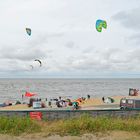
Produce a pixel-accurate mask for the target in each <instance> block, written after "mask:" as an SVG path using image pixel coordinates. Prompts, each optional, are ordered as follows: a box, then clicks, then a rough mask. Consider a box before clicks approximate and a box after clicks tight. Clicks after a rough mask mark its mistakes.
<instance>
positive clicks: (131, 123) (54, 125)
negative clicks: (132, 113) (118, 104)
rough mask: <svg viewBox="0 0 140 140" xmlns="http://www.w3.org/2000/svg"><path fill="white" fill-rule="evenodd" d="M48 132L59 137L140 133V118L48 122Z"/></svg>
mask: <svg viewBox="0 0 140 140" xmlns="http://www.w3.org/2000/svg"><path fill="white" fill-rule="evenodd" d="M45 130H46V132H48V133H52V134H59V135H81V134H84V133H95V132H105V131H114V130H119V131H120V130H121V131H132V132H138V133H140V118H128V119H122V118H109V117H97V118H93V117H91V116H89V115H83V116H81V117H79V118H73V119H68V120H59V121H55V122H53V121H52V122H48V125H46V129H45Z"/></svg>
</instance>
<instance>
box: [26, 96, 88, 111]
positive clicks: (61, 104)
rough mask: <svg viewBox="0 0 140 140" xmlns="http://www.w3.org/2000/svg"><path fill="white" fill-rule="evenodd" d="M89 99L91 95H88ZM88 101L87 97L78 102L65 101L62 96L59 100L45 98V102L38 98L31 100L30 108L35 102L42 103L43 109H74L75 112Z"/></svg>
mask: <svg viewBox="0 0 140 140" xmlns="http://www.w3.org/2000/svg"><path fill="white" fill-rule="evenodd" d="M87 99H90V95H87ZM85 100H86V98H85V97H81V98H78V99H76V100H71V99H69V98H67V99H63V98H62V97H61V96H59V98H52V99H48V98H45V101H43V100H41V99H36V98H30V101H29V104H28V106H29V107H32V106H33V102H40V103H41V107H42V108H55V107H57V108H65V107H72V108H73V110H76V109H79V108H80V104H81V103H83V102H84V101H85Z"/></svg>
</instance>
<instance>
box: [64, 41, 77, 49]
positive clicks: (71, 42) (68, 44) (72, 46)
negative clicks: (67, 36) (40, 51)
mask: <svg viewBox="0 0 140 140" xmlns="http://www.w3.org/2000/svg"><path fill="white" fill-rule="evenodd" d="M65 46H66V47H67V48H74V47H75V43H74V42H73V41H69V42H67V43H66V44H65Z"/></svg>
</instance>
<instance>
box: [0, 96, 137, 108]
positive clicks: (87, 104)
mask: <svg viewBox="0 0 140 140" xmlns="http://www.w3.org/2000/svg"><path fill="white" fill-rule="evenodd" d="M111 98H113V99H114V102H113V103H104V102H103V101H102V98H91V99H87V100H85V101H83V102H82V103H80V104H79V106H80V110H94V109H97V108H101V109H103V108H119V104H120V99H121V98H140V96H112V97H111ZM32 109H33V108H32V107H30V108H29V107H28V106H27V105H26V104H19V105H12V106H7V107H1V108H0V110H32ZM44 109H46V110H47V109H48V110H54V109H55V110H56V109H58V108H56V107H55V108H43V110H44ZM59 109H62V110H63V109H65V110H66V109H71V108H70V107H66V108H59Z"/></svg>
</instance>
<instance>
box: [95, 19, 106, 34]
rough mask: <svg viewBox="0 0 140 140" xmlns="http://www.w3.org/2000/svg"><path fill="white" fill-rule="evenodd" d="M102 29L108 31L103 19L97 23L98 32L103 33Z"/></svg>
mask: <svg viewBox="0 0 140 140" xmlns="http://www.w3.org/2000/svg"><path fill="white" fill-rule="evenodd" d="M102 28H104V29H106V28H107V22H106V21H104V20H101V19H98V20H97V21H96V30H97V31H98V32H101V31H102Z"/></svg>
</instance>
